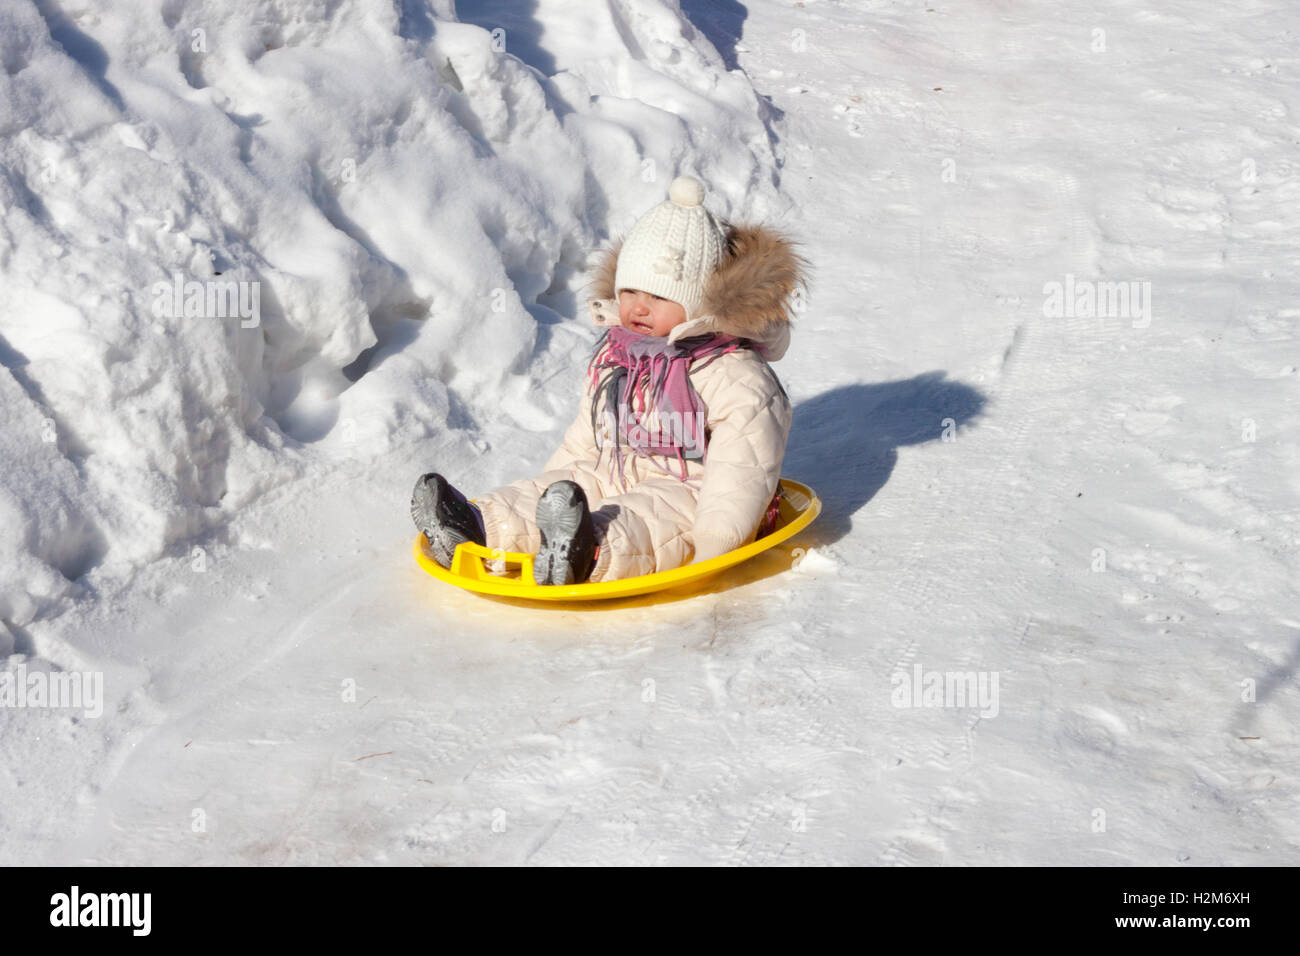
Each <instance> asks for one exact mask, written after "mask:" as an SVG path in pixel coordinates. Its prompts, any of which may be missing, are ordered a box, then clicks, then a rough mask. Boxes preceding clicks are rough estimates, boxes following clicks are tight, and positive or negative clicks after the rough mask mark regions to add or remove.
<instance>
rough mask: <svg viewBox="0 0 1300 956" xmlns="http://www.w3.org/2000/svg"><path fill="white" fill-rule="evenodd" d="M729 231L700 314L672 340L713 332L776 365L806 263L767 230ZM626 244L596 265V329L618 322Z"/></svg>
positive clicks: (604, 253) (607, 251)
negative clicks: (748, 344) (618, 284)
mask: <svg viewBox="0 0 1300 956" xmlns="http://www.w3.org/2000/svg"><path fill="white" fill-rule="evenodd" d="M726 232H727V244H726V246H725V247H724V248H723V253H722V262H721V263H720V264H719V265H718V268H717V269H716V270H714V272H713V275H712V276H710V277H709V280H708V283H707V285H706V286H705V289H704V301H703V304H702V305H701V306H700V314H699V315H697V316H696V317H695V318H693V319H691V320H690V321H689V322H683V323H682V324H681V325H679V326H677V328H675V329H673V331H672V333H671V334H670V335H669V336H668V341H669V342H675V341H677V340H678V339H681V338H688V337H690V336H693V335H701V334H704V333H709V332H720V333H723V334H725V335H737V336H740V337H742V338H746V339H749V340H751V341H752V342H754V344H755V345H757V346H758V349H759V352H760V353H761V354H762V355H763V357H764V358H765V359H767V360H768V361H770V362H775V361H776V360H777V359H779V358H780V357H781V356H782V355H784V354H785V350H786V348H787V347H788V346H789V344H790V326H791V319H792V312H793V311H794V296H795V292H796V290H798V289H801V288H805V287H806V286H807V270H808V263H807V262H806V261H805V260H804V259H803V257H802V256H800V255H799V254H798V253H796V252H795V251H794V243H793V242H792V241H791V240H789V239H787V238H786V237H785V236H783V235H782V234H781V233H779V232H777V231H776V230H774V229H771V228H768V227H767V226H757V225H733V226H728V227H726ZM622 246H623V240H622V239H621V238H620V239H618V240H617V241H615V242H614V244H613V245H612V246H611V247H610V248H608V249H605V250H603V251H602V252H601V253H600V254H599V258H598V259H597V262H596V268H595V272H594V275H593V278H592V282H591V286H590V289H591V294H592V296H593V298H592V299H591V301H590V303H589V307H590V309H591V315H592V319H593V320H594V321H595V322H596V324H597V325H603V326H614V325H618V324H619V320H618V296H617V290H616V289H615V288H614V272H615V269H616V268H617V266H618V253H619V250H620V249H621V248H622Z"/></svg>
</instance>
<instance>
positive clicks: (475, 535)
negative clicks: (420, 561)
mask: <svg viewBox="0 0 1300 956" xmlns="http://www.w3.org/2000/svg"><path fill="white" fill-rule="evenodd" d="M411 518H412V519H413V520H414V521H415V526H416V527H417V528H418V529H419V530H420V531H421V533H423V535H424V536H425V537H426V538H428V539H429V552H430V553H431V554H432V555H433V559H434V560H435V561H437V562H438V563H439V564H441V565H442V566H443V567H444V568H450V567H451V556H452V555H453V554H455V553H456V546H457V545H458V544H460V543H461V542H463V541H473V542H474V543H475V544H477V545H482V546H485V547H486V545H487V535H486V534H485V533H484V530H483V516H482V515H481V514H480V513H479V510H478V509H477V508H476V507H474V505H473V504H471V503H470V502H469V501H467V500H466V499H465V496H464V495H462V494H461V493H460V492H459V491H457V490H456V489H455V488H453V487H452V486H451V485H449V484H447V479H445V478H443V477H442V475H439V474H436V473H434V472H430V473H429V474H427V475H421V476H420V480H419V481H417V482H416V483H415V491H414V492H413V493H412V494H411Z"/></svg>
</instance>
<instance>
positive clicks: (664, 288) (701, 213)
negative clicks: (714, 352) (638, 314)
mask: <svg viewBox="0 0 1300 956" xmlns="http://www.w3.org/2000/svg"><path fill="white" fill-rule="evenodd" d="M703 203H704V184H703V183H701V182H700V181H699V180H698V179H695V178H694V177H692V176H678V177H677V178H676V179H674V180H673V182H672V185H671V186H669V187H668V201H667V202H662V203H660V204H659V205H657V206H655V207H654V208H653V209H651V210H650V211H649V212H648V213H646V214H645V215H644V216H642V217H641V218H640V219H638V220H637V223H636V225H635V226H633V227H632V231H631V232H629V233H628V234H627V238H626V239H624V240H623V247H622V248H621V249H620V250H619V253H618V267H617V268H616V269H615V270H614V292H615V294H617V293H618V292H619V291H620V290H622V289H640V290H641V291H642V292H649V293H651V294H652V295H658V296H662V297H663V298H665V299H671V300H672V301H673V302H676V303H677V304H678V305H680V306H681V307H682V308H683V309H685V310H686V320H687V321H688V322H689V321H690V320H691V319H693V318H695V316H696V313H697V312H698V311H699V309H700V305H701V303H703V301H704V287H705V285H706V284H707V283H708V281H709V277H710V276H711V275H712V274H713V270H714V269H716V268H717V267H718V263H719V262H721V261H722V249H723V246H724V245H725V244H726V236H725V234H724V233H723V231H722V228H721V227H720V226H719V225H718V222H717V220H716V219H714V218H713V216H711V215H710V214H709V211H708V210H707V209H705V208H704V205H703Z"/></svg>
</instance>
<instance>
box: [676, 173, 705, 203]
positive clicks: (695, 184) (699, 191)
mask: <svg viewBox="0 0 1300 956" xmlns="http://www.w3.org/2000/svg"><path fill="white" fill-rule="evenodd" d="M668 198H669V199H671V200H672V201H673V202H675V203H677V205H679V206H699V205H701V204H702V203H703V202H704V183H702V182H700V181H699V180H698V179H696V178H695V177H694V176H678V177H677V178H676V179H674V180H673V184H672V185H671V186H669V187H668Z"/></svg>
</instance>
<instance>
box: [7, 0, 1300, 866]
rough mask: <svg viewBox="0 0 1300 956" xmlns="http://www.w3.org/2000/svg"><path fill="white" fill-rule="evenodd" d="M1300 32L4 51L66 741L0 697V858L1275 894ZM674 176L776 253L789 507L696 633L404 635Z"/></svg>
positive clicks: (1185, 7)
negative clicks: (192, 299) (446, 531)
mask: <svg viewBox="0 0 1300 956" xmlns="http://www.w3.org/2000/svg"><path fill="white" fill-rule="evenodd" d="M1298 30H1300V12H1296V11H1295V10H1294V9H1293V8H1292V7H1290V5H1288V4H1286V3H1285V2H1283V0H1276V2H1250V0H1247V2H1245V3H1244V4H1237V5H1235V6H1233V7H1231V8H1229V7H1227V6H1225V5H1223V4H1211V3H1208V2H1204V0H1192V2H1181V3H1175V2H1173V0H1158V2H1154V3H1150V4H1146V5H1143V6H1142V7H1140V8H1133V7H1131V6H1130V5H1126V4H1120V3H1103V4H1100V5H1099V4H1095V3H1089V4H1082V3H1077V2H1065V0H1060V2H1046V3H1042V4H1036V5H1033V6H1032V8H1024V7H1023V6H1021V5H1016V4H1009V3H1006V4H980V5H966V4H951V5H947V6H945V5H942V4H936V3H934V2H933V0H929V2H915V3H912V2H900V3H886V2H858V3H848V2H844V3H835V2H816V0H802V2H779V0H753V2H751V3H749V4H746V5H743V6H742V5H741V4H738V3H731V2H725V3H706V2H704V0H684V2H682V3H680V5H679V4H678V3H676V2H673V0H637V2H632V0H608V2H602V3H584V4H574V3H565V2H561V0H537V2H511V0H493V2H484V3H468V2H460V3H457V4H454V5H453V4H452V3H451V2H450V0H442V2H428V0H423V2H422V0H401V2H392V0H339V2H335V3H331V4H322V3H316V2H308V0H298V2H295V0H277V2H270V3H251V2H250V3H218V2H216V0H210V2H181V0H165V2H159V0H135V2H121V0H118V2H109V0H102V2H96V0H79V2H71V0H67V2H54V0H36V2H33V0H14V2H9V3H6V4H4V5H3V8H0V64H2V65H3V70H2V71H0V87H2V88H0V134H2V135H0V280H2V284H0V389H2V390H3V394H2V395H0V423H2V424H3V427H0V456H2V458H0V464H2V465H3V467H2V468H0V515H2V517H0V522H2V523H0V531H3V534H0V644H2V645H4V646H2V647H0V652H4V653H5V654H7V655H8V657H7V662H8V663H7V670H6V671H5V672H3V673H7V674H9V675H11V678H12V677H13V676H16V675H37V677H38V678H44V679H47V682H48V683H51V684H52V683H53V677H51V676H50V675H57V674H63V675H65V676H68V675H85V676H86V679H87V681H90V679H91V677H92V676H93V675H98V677H99V678H100V679H102V687H103V699H102V701H101V702H100V703H101V705H102V708H101V709H102V713H100V714H98V715H95V714H94V713H88V712H87V711H86V709H82V710H77V709H75V708H67V707H49V706H44V707H42V706H17V704H16V702H9V703H6V701H5V698H4V697H3V696H0V863H5V864H13V863H96V864H140V863H345V862H353V863H381V864H382V863H521V862H528V863H536V864H557V863H709V864H716V863H759V864H761V863H783V864H784V863H804V864H808V863H852V864H863V863H866V864H875V863H884V864H895V863H901V864H909V863H910V864H916V863H919V864H937V863H946V864H973V863H993V864H1011V863H1016V864H1019V863H1040V864H1043V863H1083V864H1124V863H1143V864H1168V865H1189V864H1190V865H1216V864H1253V863H1295V862H1300V823H1298V822H1297V821H1300V797H1298V796H1297V794H1298V793H1300V789H1298V787H1297V785H1298V784H1300V760H1298V758H1297V748H1296V744H1297V727H1298V726H1300V687H1297V680H1296V671H1297V666H1298V665H1300V613H1298V612H1297V608H1298V607H1300V602H1298V601H1297V597H1298V596H1300V595H1298V594H1297V590H1298V589H1297V586H1296V581H1297V577H1298V574H1297V572H1300V567H1297V564H1298V563H1300V562H1298V561H1297V538H1298V535H1297V520H1298V519H1300V449H1298V447H1297V441H1296V439H1297V430H1296V427H1295V409H1296V408H1297V407H1300V406H1298V405H1297V384H1298V379H1297V370H1296V369H1297V364H1300V357H1298V356H1297V334H1296V320H1297V318H1298V317H1300V308H1298V307H1297V306H1296V302H1297V292H1300V289H1298V288H1297V285H1298V283H1297V280H1296V278H1295V276H1296V275H1297V266H1300V222H1298V221H1297V217H1296V215H1295V210H1296V209H1297V208H1298V206H1297V202H1298V201H1300V168H1298V167H1297V160H1296V147H1297V145H1298V144H1300V125H1298V124H1297V115H1300V87H1298V86H1297V82H1296V80H1295V78H1294V75H1295V71H1296V69H1297V66H1298V65H1300V64H1298V63H1297V55H1296V53H1295V50H1296V49H1297V42H1296V40H1297V36H1296V34H1297V31H1298ZM680 173H690V174H694V175H698V176H699V177H700V178H701V179H703V180H704V181H705V182H706V183H707V184H708V186H709V190H710V192H709V197H708V200H707V202H708V204H709V206H710V208H711V209H713V211H714V212H715V213H717V214H719V215H721V216H723V217H724V218H731V219H754V220H761V221H766V222H770V223H773V224H775V225H777V226H779V227H781V228H784V229H786V230H788V231H789V232H790V233H791V234H792V235H794V236H796V237H797V238H798V239H800V240H801V241H802V242H803V244H804V248H803V251H804V253H805V255H806V256H807V257H808V258H809V259H810V260H811V261H812V263H813V266H814V268H815V278H814V284H813V287H812V290H811V295H810V296H809V297H808V299H807V300H806V301H805V302H801V311H800V313H799V322H798V325H797V328H796V331H795V337H794V341H793V344H792V348H791V351H790V353H789V355H788V356H787V357H786V358H785V359H784V360H783V361H782V362H781V363H780V364H779V365H778V366H777V370H778V372H779V373H780V375H781V376H782V378H783V380H784V381H785V383H786V385H787V388H788V390H789V391H790V394H791V397H792V399H793V400H794V402H795V405H796V418H795V428H794V433H793V435H792V438H791V443H790V448H789V453H788V456H787V465H786V472H787V473H788V474H790V475H791V476H792V477H794V478H798V479H799V480H802V481H805V482H807V483H809V484H811V485H812V486H813V487H815V488H817V489H818V491H819V492H820V493H821V495H822V497H823V500H824V502H825V506H826V510H825V513H824V515H823V517H822V518H821V519H820V520H819V521H818V522H817V524H816V525H814V526H813V528H811V529H810V530H809V531H808V532H807V533H805V534H804V535H802V536H801V537H800V538H798V539H796V540H795V541H794V542H792V543H791V544H792V545H793V546H794V548H795V550H792V549H791V548H782V549H778V550H777V551H776V552H774V553H771V554H769V555H768V556H767V557H766V558H765V559H764V560H761V561H757V562H754V563H752V564H751V565H749V566H746V567H744V568H742V569H738V570H737V571H735V572H733V573H730V574H729V575H728V576H726V577H724V578H722V579H719V580H718V581H717V582H715V584H714V586H713V587H711V588H710V589H709V590H707V591H704V592H701V593H695V594H689V595H685V596H668V595H665V596H661V599H649V600H637V601H631V602H625V603H621V604H616V605H613V606H601V607H590V608H581V609H580V608H573V607H560V608H543V609H536V608H529V607H522V606H516V605H514V604H509V603H505V602H500V601H491V600H485V599H482V598H477V597H474V596H472V595H468V594H465V593H462V592H459V591H455V590H452V589H448V588H446V587H443V586H442V585H440V584H438V583H437V582H435V581H433V580H432V579H431V578H429V577H428V576H427V575H424V574H423V573H422V572H421V571H420V570H419V569H418V568H417V567H416V566H415V565H414V563H413V561H412V560H411V558H410V552H409V549H410V544H411V538H412V536H413V529H412V528H411V527H410V524H409V518H408V517H407V515H406V505H407V500H408V496H409V492H410V486H411V484H412V483H413V481H414V479H415V477H416V476H417V475H418V474H419V473H421V472H423V471H428V470H440V471H443V472H444V473H446V474H448V475H449V476H450V477H452V478H453V480H454V481H456V482H457V484H458V485H459V486H460V487H462V488H464V489H465V490H466V491H468V492H470V493H475V492H478V491H482V490H487V489H489V488H491V487H494V486H495V485H497V484H500V483H503V482H505V481H508V480H510V479H513V478H516V477H520V476H522V475H524V474H527V473H530V472H531V471H532V470H535V469H536V468H537V467H538V466H539V465H540V464H541V463H542V462H543V461H544V460H545V459H546V457H547V456H548V455H549V453H550V451H551V450H552V448H553V446H554V444H555V443H556V442H557V441H558V438H559V435H560V433H561V431H562V430H563V428H564V427H565V426H566V425H567V423H568V421H569V420H570V418H571V416H572V414H573V411H574V407H575V400H576V395H577V389H578V383H579V374H580V370H581V367H582V366H583V364H584V362H585V359H586V356H587V354H589V351H590V348H591V346H592V345H593V344H594V342H595V341H596V334H595V331H594V330H593V329H592V328H590V327H589V325H588V324H587V323H586V321H585V320H584V318H583V309H582V303H583V281H584V272H585V269H586V266H587V262H588V259H589V256H590V254H591V253H592V252H593V251H594V250H595V249H596V248H597V247H599V245H600V244H601V243H603V242H606V241H608V240H609V239H610V238H611V237H613V236H615V235H617V234H619V233H620V232H621V231H622V230H623V229H625V228H626V227H627V225H629V224H630V222H631V221H632V220H633V219H634V218H635V217H636V216H637V215H639V214H640V213H641V212H643V211H644V210H645V209H646V208H648V207H649V205H651V204H652V203H654V202H657V201H659V200H660V199H662V198H663V195H664V193H665V192H666V188H667V183H668V182H669V181H670V180H671V178H672V177H673V176H674V175H677V174H680ZM217 281H222V282H228V281H233V282H235V283H237V284H238V287H239V289H240V290H243V291H246V292H248V293H249V294H250V295H251V294H252V290H256V293H257V295H258V296H259V299H258V308H257V310H256V314H255V315H244V314H242V313H241V314H239V315H233V316H232V315H224V316H222V315H214V314H212V313H211V310H203V309H194V310H193V311H192V312H191V311H190V310H187V309H185V308H181V307H179V306H178V305H177V303H176V302H174V301H172V302H170V303H169V302H168V296H169V295H170V292H169V289H173V288H175V283H176V282H179V283H180V284H181V286H182V288H184V284H185V283H187V282H196V283H199V284H203V283H209V282H214V283H215V282H217ZM792 565H794V566H793V567H792ZM950 674H951V675H957V674H969V675H971V676H972V679H973V682H972V684H971V688H978V689H979V693H977V694H976V699H971V698H969V697H963V698H960V699H957V698H955V697H954V696H953V695H952V693H949V694H948V695H947V696H945V695H944V694H943V693H939V694H938V695H937V696H931V695H930V694H929V693H928V690H927V688H929V689H932V687H933V686H934V685H933V684H932V683H931V681H932V680H933V679H938V681H939V682H940V684H942V683H943V680H944V678H945V675H950ZM0 677H3V674H0ZM0 683H3V682H2V681H0ZM36 683H37V684H39V683H40V680H39V679H37V680H36ZM8 686H10V687H12V686H13V681H12V679H11V680H10V683H9V685H8ZM958 686H965V685H964V684H961V682H956V683H954V682H953V681H949V690H950V691H951V690H952V689H953V688H955V687H958ZM3 690H4V687H3V686H0V692H3ZM914 690H919V691H922V692H921V693H914V692H913V691H914ZM940 690H942V687H941V688H940Z"/></svg>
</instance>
